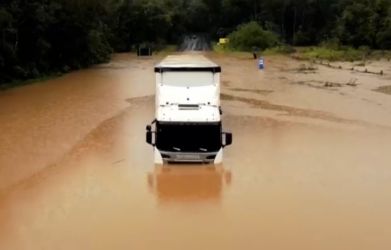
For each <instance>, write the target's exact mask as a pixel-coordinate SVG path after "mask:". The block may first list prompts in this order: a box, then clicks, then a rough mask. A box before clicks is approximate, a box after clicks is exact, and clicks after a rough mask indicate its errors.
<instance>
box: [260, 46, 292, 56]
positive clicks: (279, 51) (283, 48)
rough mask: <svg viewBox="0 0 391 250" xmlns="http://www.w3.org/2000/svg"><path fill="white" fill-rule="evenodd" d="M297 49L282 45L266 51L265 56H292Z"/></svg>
mask: <svg viewBox="0 0 391 250" xmlns="http://www.w3.org/2000/svg"><path fill="white" fill-rule="evenodd" d="M295 52H296V49H295V48H294V47H292V46H290V45H280V46H276V47H273V48H269V49H266V50H265V51H264V52H263V55H280V54H292V53H295Z"/></svg>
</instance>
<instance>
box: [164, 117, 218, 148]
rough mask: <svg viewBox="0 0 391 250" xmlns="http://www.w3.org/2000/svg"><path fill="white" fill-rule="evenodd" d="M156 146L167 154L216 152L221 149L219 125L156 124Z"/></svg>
mask: <svg viewBox="0 0 391 250" xmlns="http://www.w3.org/2000/svg"><path fill="white" fill-rule="evenodd" d="M156 131H157V134H156V146H157V148H158V149H159V150H162V151H168V152H194V153H195V152H201V153H207V152H217V151H219V150H220V148H221V123H213V124H202V123H200V124H186V123H185V124H171V123H170V124H161V123H157V124H156Z"/></svg>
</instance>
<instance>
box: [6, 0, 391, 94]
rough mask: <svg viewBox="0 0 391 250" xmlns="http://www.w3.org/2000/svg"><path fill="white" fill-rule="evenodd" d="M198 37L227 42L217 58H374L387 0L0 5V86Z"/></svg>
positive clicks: (384, 40) (389, 30)
mask: <svg viewBox="0 0 391 250" xmlns="http://www.w3.org/2000/svg"><path fill="white" fill-rule="evenodd" d="M200 33H202V34H205V35H206V36H207V37H210V39H211V40H213V41H217V40H218V38H220V37H228V38H229V39H230V41H231V42H230V45H228V46H225V47H221V46H220V47H218V46H215V49H216V50H220V51H231V52H232V51H251V50H252V49H253V48H258V49H259V50H264V53H293V52H295V49H293V48H296V47H302V46H305V48H303V49H298V50H297V51H296V52H295V53H298V54H299V55H300V56H302V57H303V58H320V59H327V60H356V59H359V58H362V57H363V55H364V56H365V55H366V54H369V55H371V56H374V55H376V56H379V57H380V56H383V55H386V54H387V53H388V52H383V51H387V50H390V49H391V0H376V1H373V0H317V1H314V0H241V1H238V0H100V1H96V0H82V1H80V0H51V1H48V0H2V1H1V2H0V86H3V87H4V86H5V85H7V86H10V85H13V84H16V83H19V82H20V81H23V80H27V79H31V78H40V77H45V76H47V75H53V74H55V75H56V74H61V73H64V72H68V71H71V70H74V69H79V68H85V67H89V66H90V65H93V64H97V63H102V62H105V61H108V60H109V59H110V55H111V54H112V53H113V52H124V51H131V50H135V49H136V48H137V47H138V46H140V45H142V44H146V45H148V46H151V47H153V48H155V49H161V48H164V47H165V46H166V45H167V44H178V43H179V42H180V41H181V39H182V37H183V36H184V35H186V34H200ZM325 41H326V42H325ZM330 41H331V42H330ZM336 41H337V43H334V44H333V42H336ZM330 45H333V46H334V45H337V47H335V46H334V47H333V46H330ZM373 51H376V52H373ZM378 51H381V52H378Z"/></svg>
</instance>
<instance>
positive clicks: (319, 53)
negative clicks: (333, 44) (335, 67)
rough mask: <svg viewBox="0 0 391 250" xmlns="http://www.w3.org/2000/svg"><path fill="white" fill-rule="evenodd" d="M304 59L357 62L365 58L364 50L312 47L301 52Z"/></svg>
mask: <svg viewBox="0 0 391 250" xmlns="http://www.w3.org/2000/svg"><path fill="white" fill-rule="evenodd" d="M300 55H301V57H302V58H303V59H321V60H328V61H357V60H361V59H362V58H363V57H364V56H365V52H364V51H362V50H358V49H354V48H351V47H344V48H341V49H332V48H327V47H310V48H305V49H304V50H302V51H300Z"/></svg>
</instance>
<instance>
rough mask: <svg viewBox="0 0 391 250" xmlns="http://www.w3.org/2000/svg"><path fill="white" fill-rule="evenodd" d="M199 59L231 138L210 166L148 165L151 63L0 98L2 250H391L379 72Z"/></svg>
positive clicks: (389, 173) (390, 137)
mask: <svg viewBox="0 0 391 250" xmlns="http://www.w3.org/2000/svg"><path fill="white" fill-rule="evenodd" d="M209 56H210V57H211V58H213V59H214V60H215V61H216V62H218V63H220V64H221V65H222V67H223V79H222V81H223V85H224V87H223V93H224V95H223V97H225V98H224V100H223V103H222V104H223V110H224V117H223V120H224V127H225V129H226V130H230V131H232V132H233V134H234V144H233V145H232V146H231V147H229V148H227V149H226V151H225V156H224V164H223V165H219V166H205V165H174V166H165V167H159V166H154V165H153V162H152V150H151V148H150V147H149V146H148V145H146V143H145V142H144V139H145V125H146V124H147V123H148V122H150V121H151V120H152V119H153V112H154V105H153V102H154V96H153V95H154V75H153V71H152V67H153V65H154V63H156V62H157V61H158V60H159V57H155V58H152V59H137V58H135V57H133V56H131V55H126V54H123V55H116V56H115V57H114V58H113V60H112V62H111V63H109V64H106V65H101V66H97V67H94V68H91V69H88V70H83V71H79V72H74V73H71V74H69V75H65V76H63V77H60V78H58V79H53V80H50V81H47V82H42V83H37V84H34V85H30V86H25V87H22V88H17V89H12V90H8V91H6V92H0V129H1V131H2V133H1V135H0V190H1V191H0V194H1V195H0V249H15V250H18V249H33V250H34V249H94V250H95V249H172V250H174V249H341V250H342V249H343V250H346V249H352V250H353V249H354V250H359V249H365V250H369V249H390V248H391V237H390V236H391V229H390V227H389V225H390V224H391V214H390V211H391V154H390V153H389V152H390V146H391V118H390V110H391V101H390V97H389V95H386V94H382V93H378V92H374V91H372V90H373V89H376V88H378V87H381V86H385V85H387V83H388V80H387V74H385V75H384V76H382V77H381V76H368V75H357V74H354V73H352V72H348V71H346V72H345V71H331V69H328V68H322V67H320V68H319V70H318V71H317V72H316V73H314V74H311V75H308V74H298V73H292V72H293V71H292V70H289V69H293V68H294V67H296V66H297V67H298V65H300V63H298V62H296V61H293V60H290V59H287V58H281V57H271V58H266V66H267V68H266V70H265V71H263V72H261V71H258V70H257V69H256V63H255V62H254V61H252V60H245V59H238V58H236V57H233V56H222V55H216V54H209ZM380 66H384V65H380ZM385 66H387V65H385ZM285 69H288V70H285ZM352 77H356V78H358V83H359V85H358V86H357V87H355V88H352V87H348V86H345V87H341V88H332V89H329V88H312V87H310V86H306V85H297V84H294V82H297V81H306V80H316V81H321V80H323V79H329V80H330V81H332V80H333V79H334V80H335V81H337V82H345V81H349V79H350V78H352ZM388 85H389V84H388ZM251 90H254V91H251Z"/></svg>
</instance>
